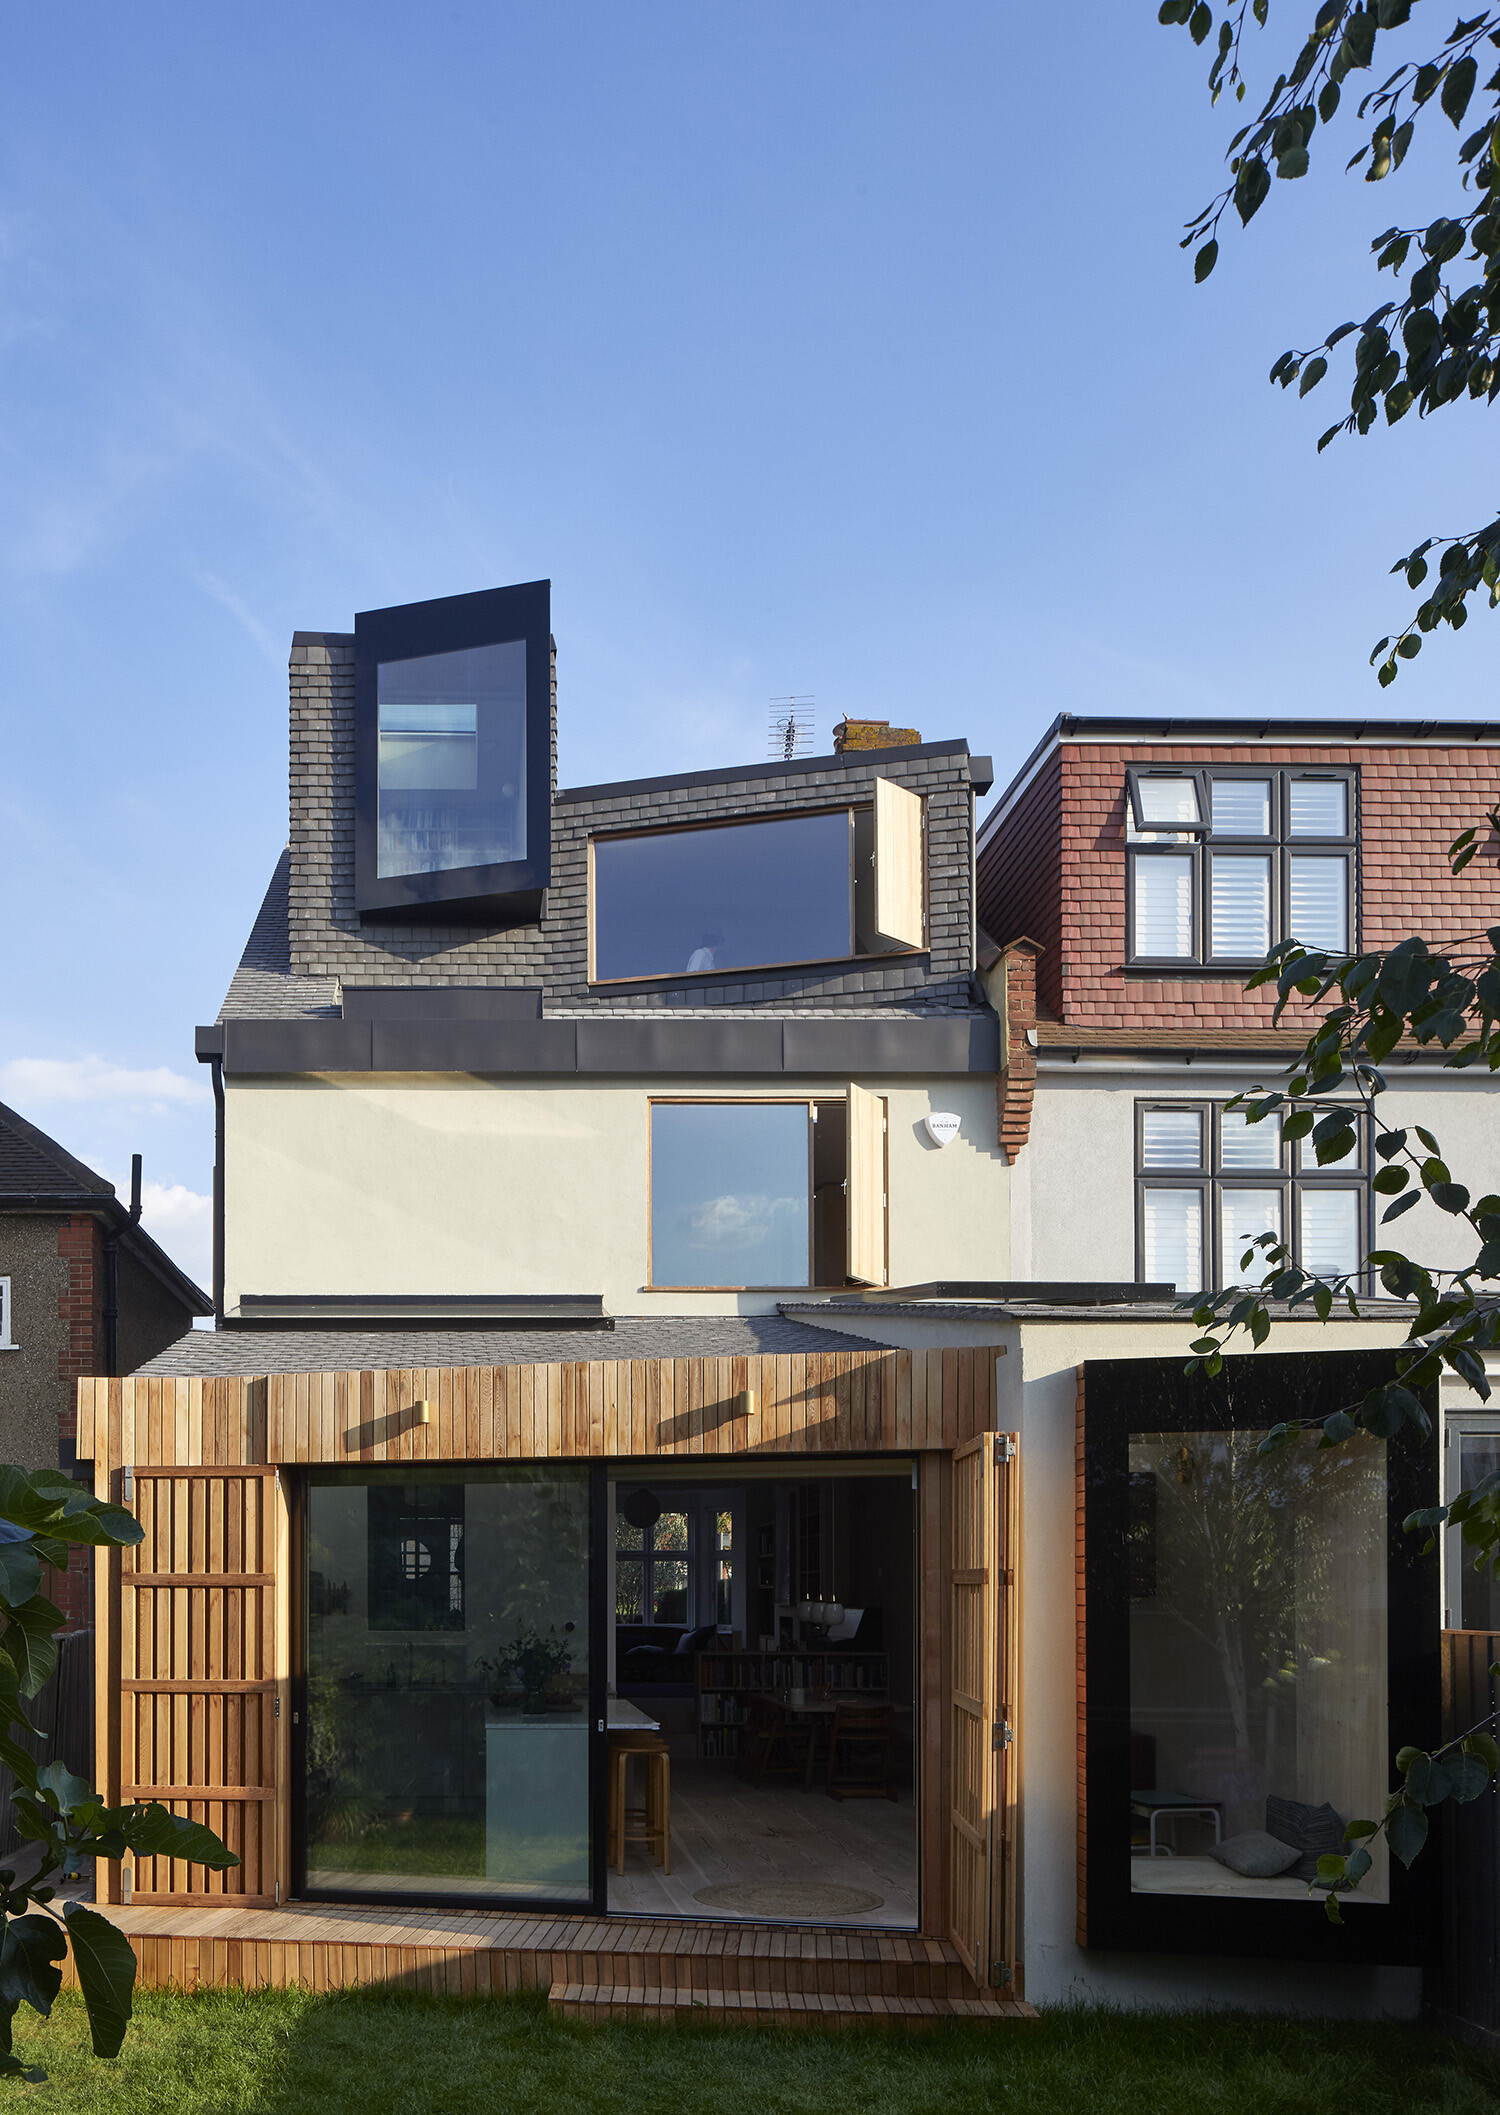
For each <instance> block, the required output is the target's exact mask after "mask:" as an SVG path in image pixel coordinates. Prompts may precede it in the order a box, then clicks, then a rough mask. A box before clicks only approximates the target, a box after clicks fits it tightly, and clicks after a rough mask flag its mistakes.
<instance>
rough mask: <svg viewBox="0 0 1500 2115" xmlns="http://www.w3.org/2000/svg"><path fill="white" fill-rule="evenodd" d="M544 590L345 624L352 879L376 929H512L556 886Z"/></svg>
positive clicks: (452, 600)
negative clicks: (350, 654)
mask: <svg viewBox="0 0 1500 2115" xmlns="http://www.w3.org/2000/svg"><path fill="white" fill-rule="evenodd" d="M550 602H551V596H550V590H549V587H548V583H547V582H546V581H545V580H542V581H535V582H533V583H531V584H530V585H529V586H526V587H515V588H495V589H492V590H490V591H488V592H486V593H483V594H478V595H448V596H444V597H442V598H441V599H440V600H438V601H435V602H414V603H407V604H405V605H403V606H401V607H399V608H396V609H387V610H363V611H361V612H360V614H359V615H358V616H357V617H356V618H355V620H354V788H355V833H354V853H355V857H354V881H355V902H356V905H357V907H358V910H359V913H360V916H361V917H362V918H365V919H369V920H375V921H379V922H389V921H392V920H395V921H404V922H406V923H412V922H414V921H416V920H418V919H420V920H423V921H424V922H431V923H433V924H449V925H451V924H490V925H507V924H520V923H524V922H526V921H528V920H529V919H532V918H534V917H536V916H538V915H539V914H540V910H541V900H542V896H541V892H542V890H543V889H544V888H545V887H546V885H547V883H548V880H549V878H550V873H551V864H550V843H551V802H552V766H551V752H552V742H551V652H550V639H551V633H550V630H549V624H550V615H549V611H550Z"/></svg>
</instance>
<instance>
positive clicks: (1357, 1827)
mask: <svg viewBox="0 0 1500 2115" xmlns="http://www.w3.org/2000/svg"><path fill="white" fill-rule="evenodd" d="M1379 1834H1380V1823H1379V1822H1378V1821H1348V1822H1345V1824H1344V1841H1345V1843H1358V1842H1360V1841H1361V1839H1362V1838H1364V1837H1366V1836H1378V1835H1379Z"/></svg>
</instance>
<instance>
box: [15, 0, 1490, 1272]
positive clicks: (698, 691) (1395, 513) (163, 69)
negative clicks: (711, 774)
mask: <svg viewBox="0 0 1500 2115" xmlns="http://www.w3.org/2000/svg"><path fill="white" fill-rule="evenodd" d="M1155 14H1156V8H1155V0H1123V4H1122V0H1085V4H1083V5H1079V6H1075V7H1070V8H1061V7H1056V8H1049V7H1021V6H1016V5H1011V6H1008V7H1007V6H996V5H993V4H990V5H968V4H945V0H936V4H932V5H929V6H926V7H924V8H922V9H920V10H919V9H913V8H911V7H908V6H898V5H895V4H886V0H880V4H870V0H820V4H819V5H818V6H816V7H808V6H807V5H806V4H805V0H804V4H801V5H783V4H776V0H759V4H757V5H755V6H754V7H751V6H749V5H747V4H720V5H716V6H707V7H706V6H703V5H701V4H698V5H671V4H660V0H641V4H639V5H637V6H635V7H632V8H621V7H619V6H617V5H605V4H600V0H570V4H566V5H554V6H543V7H537V6H534V5H533V6H527V7H520V6H513V5H501V4H496V0H489V4H485V5H476V4H472V0H457V4H441V0H439V4H436V5H434V6H432V7H429V8H424V9H420V10H419V9H415V8H411V7H409V6H394V5H388V4H382V0H363V4H361V5H359V6H357V7H356V6H354V5H352V4H343V0H301V4H299V5H298V6H295V7H292V6H287V5H281V4H276V0H261V4H260V5H259V6H257V7H255V8H253V9H250V8H247V9H239V10H230V9H226V8H204V7H201V6H193V7H188V6H170V5H160V4H155V0H142V4H141V5H139V6H137V7H133V8H129V9H121V8H118V7H104V6H102V5H98V4H91V5H84V6H80V5H74V4H70V0H54V4H53V5H52V6H50V7H48V8H46V9H27V10H22V9H19V8H12V9H10V10H8V11H7V12H6V15H5V18H4V21H3V24H0V271H3V278H0V288H3V293H0V398H3V402H0V451H3V454H0V461H3V470H4V490H5V504H4V506H3V508H0V671H3V687H0V901H3V902H4V904H5V907H6V913H7V915H6V920H5V961H6V969H7V974H6V975H5V977H4V979H3V982H0V1099H4V1100H7V1101H10V1102H12V1103H14V1104H16V1105H17V1106H19V1107H20V1108H21V1109H22V1110H23V1111H24V1112H25V1113H26V1114H28V1115H29V1116H31V1117H32V1118H33V1119H34V1120H35V1121H37V1122H39V1123H41V1124H42V1125H43V1126H44V1127H45V1128H47V1129H49V1130H51V1131H52V1132H54V1133H55V1134H56V1135H57V1136H58V1137H60V1138H61V1139H62V1140H63V1141H64V1142H65V1143H66V1144H67V1145H69V1146H70V1147H71V1148H72V1149H73V1150H74V1151H76V1152H78V1153H80V1154H81V1155H83V1156H84V1157H85V1158H88V1159H91V1160H92V1161H94V1162H95V1164H96V1165H98V1166H99V1167H101V1168H102V1169H103V1170H104V1171H105V1172H106V1173H107V1174H108V1175H110V1176H111V1178H112V1179H113V1180H115V1181H116V1183H117V1184H120V1185H121V1186H122V1187H123V1185H124V1183H125V1182H126V1181H127V1180H128V1169H129V1155H130V1152H131V1150H132V1149H133V1148H136V1149H139V1150H141V1151H143V1152H144V1154H145V1156H146V1172H147V1180H148V1192H147V1223H148V1225H150V1226H152V1227H153V1229H154V1230H155V1231H156V1232H157V1233H158V1235H159V1237H160V1238H161V1239H162V1240H163V1241H164V1242H165V1243H166V1245H167V1246H168V1247H169V1248H170V1249H172V1251H173V1253H174V1254H176V1255H177V1256H178V1257H179V1258H180V1260H181V1261H182V1262H183V1263H184V1264H185V1265H186V1266H187V1267H188V1268H189V1269H191V1270H194V1271H196V1272H197V1273H198V1274H199V1275H200V1277H205V1278H206V1275H207V1271H208V1218H207V1208H206V1198H207V1193H208V1189H209V1178H210V1170H211V1164H212V1124H211V1110H210V1106H209V1102H208V1096H207V1090H206V1081H205V1079H204V1077H203V1076H202V1075H201V1073H200V1071H199V1068H197V1067H196V1066H195V1065H194V1063H193V1058H192V1030H193V1026H194V1024H195V1023H196V1022H200V1021H209V1020H212V1019H213V1017H214V1015H215V1012H216V1011H217V1008H218V1005H219V1002H220V1000H221V998H222V995H223V991H224V988H225V986H226V984H227V983H228V980H229V977H230V975H231V973H232V970H233V967H234V964H235V962H236V960H237V959H238V955H239V952H240V949H241V946H242V945H243V942H244V938H245V935H246V933H247V932H248V929H249V925H250V922H251V919H252V917H253V915H254V911H255V908H256V906H257V904H258V902H259V900H260V896H261V893H262V891H263V889H264V887H265V883H266V880H267V878H268V876H269V874H270V871H271V868H272V866H273V864H274V861H275V858H276V854H277V850H278V848H279V847H280V845H281V844H282V843H283V841H284V838H285V816H286V682H285V666H286V655H287V648H288V645H289V642H290V637H291V634H292V632H293V630H295V629H297V628H299V627H303V628H312V629H316V628H319V627H327V628H330V629H343V628H347V627H348V625H349V624H350V622H351V618H352V614H353V612H354V611H355V610H356V609H361V608H371V607H378V606H380V605H382V604H386V603H392V602H403V601H410V600H416V599H419V598H421V597H425V596H429V595H441V594H454V593H461V592H464V591H466V590H469V589H474V588H481V587H488V586H494V585H499V584H502V583H505V582H508V581H513V580H527V579H534V578H537V577H540V576H544V575H545V576H550V578H551V580H552V583H553V611H554V625H555V629H556V632H557V638H558V650H559V699H560V716H561V736H560V739H561V751H562V773H563V778H564V782H565V783H566V782H569V781H571V782H573V783H583V782H592V781H595V780H599V779H606V778H612V777H627V776H635V775H639V774H646V773H653V772H658V771H662V770H673V769H686V768H689V767H691V766H693V765H698V764H702V765H713V764H722V763H732V762H737V761H740V760H741V759H753V758H755V757H757V756H759V755H762V754H763V753H764V747H765V720H766V704H767V701H768V699H770V698H771V697H773V696H776V695H778V694H785V693H788V692H802V693H812V694H813V695H814V696H815V698H816V701H817V703H816V708H815V710H816V718H817V726H818V729H819V732H820V735H821V740H820V742H819V744H818V746H819V747H826V746H828V732H829V730H830V729H831V727H832V725H833V723H834V721H835V720H837V719H838V718H840V717H841V716H842V715H843V714H844V713H846V712H848V713H852V714H855V715H873V716H876V717H884V718H889V719H892V720H897V721H900V722H902V723H903V724H911V723H915V724H916V725H917V726H918V727H920V728H921V730H922V732H923V734H924V735H926V736H928V737H929V738H934V739H936V738H943V737H947V736H953V735H966V736H967V737H968V739H969V742H970V744H971V746H972V747H973V748H975V749H976V750H988V751H990V752H991V753H992V754H993V755H994V757H995V761H996V765H997V769H998V771H999V773H1000V776H1001V783H1003V782H1004V778H1005V776H1006V775H1007V774H1008V772H1009V771H1010V770H1011V769H1012V768H1013V767H1014V766H1015V765H1016V764H1017V763H1019V761H1020V760H1021V759H1022V758H1023V757H1024V756H1025V754H1026V753H1027V752H1028V750H1029V749H1030V748H1031V746H1032V745H1033V743H1034V742H1035V741H1036V739H1037V737H1038V736H1039V734H1040V733H1041V732H1042V730H1043V729H1044V728H1045V727H1046V725H1047V724H1048V722H1049V721H1050V720H1051V719H1052V718H1053V716H1054V715H1055V714H1056V713H1058V712H1060V711H1073V712H1088V711H1129V712H1158V711H1159V712H1162V713H1173V714H1182V713H1207V714H1220V713H1224V714H1230V713H1268V714H1270V713H1275V714H1297V713H1316V714H1355V715H1362V716H1368V717H1380V716H1390V715H1392V714H1399V715H1402V716H1410V717H1436V716H1469V715H1474V716H1480V715H1484V714H1486V713H1487V712H1492V711H1493V709H1494V708H1493V704H1492V702H1491V699H1492V678H1491V673H1490V671H1491V667H1492V658H1493V643H1494V637H1495V634H1494V632H1493V630H1492V629H1491V623H1490V622H1487V621H1486V620H1485V619H1484V618H1483V617H1479V618H1478V619H1476V621H1475V622H1473V623H1472V624H1471V625H1470V626H1469V628H1468V629H1467V631H1466V632H1465V633H1464V634H1463V635H1462V637H1457V638H1454V639H1452V640H1451V642H1450V641H1449V640H1448V639H1447V638H1446V637H1445V638H1444V640H1443V641H1442V642H1441V643H1434V644H1429V646H1428V649H1427V651H1426V652H1425V653H1424V654H1423V656H1422V658H1421V659H1420V660H1419V661H1418V662H1417V663H1416V664H1414V665H1413V666H1412V667H1410V668H1409V669H1406V670H1404V671H1403V673H1402V676H1401V679H1400V681H1399V682H1398V683H1397V684H1396V685H1395V686H1394V687H1393V689H1392V690H1390V691H1388V692H1384V693H1383V692H1381V691H1379V690H1378V689H1377V687H1376V684H1375V680H1374V677H1373V675H1372V674H1371V673H1370V671H1369V670H1368V669H1367V667H1366V655H1367V653H1368V651H1369V648H1370V646H1371V645H1372V644H1373V642H1374V640H1375V638H1376V637H1378V636H1379V634H1380V633H1382V632H1384V631H1387V630H1390V629H1394V628H1395V626H1396V624H1397V623H1398V622H1399V621H1400V619H1401V616H1402V612H1403V611H1404V610H1405V608H1406V597H1405V595H1404V592H1402V591H1399V590H1398V587H1397V584H1396V583H1395V582H1390V581H1388V580H1387V579H1386V567H1387V566H1388V565H1389V563H1390V561H1391V559H1392V558H1393V557H1394V556H1395V555H1396V553H1397V552H1398V551H1400V550H1402V549H1405V548H1407V547H1408V546H1409V545H1410V544H1411V543H1414V542H1415V541H1416V540H1417V539H1418V538H1419V537H1420V536H1421V535H1424V534H1427V533H1429V532H1431V531H1432V530H1435V529H1436V530H1457V529H1460V528H1464V527H1467V526H1469V525H1471V523H1474V522H1477V521H1479V520H1481V519H1484V518H1485V513H1484V511H1483V510H1485V509H1487V508H1491V506H1492V501H1493V493H1492V492H1491V491H1487V490H1486V489H1484V487H1483V484H1482V481H1481V479H1480V478H1479V477H1477V476H1476V455H1477V452H1478V450H1479V449H1480V447H1481V446H1482V445H1483V439H1484V438H1487V433H1488V430H1487V429H1482V428H1481V426H1480V423H1479V422H1480V419H1481V418H1482V416H1483V414H1482V413H1477V412H1472V411H1469V410H1468V409H1467V408H1466V409H1465V410H1463V411H1461V412H1456V413H1450V414H1447V415H1446V416H1445V417H1444V418H1442V419H1440V420H1438V421H1435V422H1434V423H1433V424H1432V425H1431V426H1430V427H1428V428H1425V429H1422V430H1421V431H1419V430H1418V429H1417V426H1416V422H1415V420H1414V419H1409V420H1408V421H1407V422H1406V424H1405V425H1403V426H1402V427H1401V428H1399V429H1397V430H1396V431H1395V432H1392V433H1384V432H1382V433H1380V434H1378V435H1377V436H1375V437H1374V438H1372V439H1370V440H1367V441H1365V442H1363V443H1353V444H1351V443H1341V444H1340V445H1338V446H1336V447H1335V448H1332V449H1330V450H1329V451H1327V452H1326V453H1325V454H1324V455H1323V456H1322V457H1321V458H1316V457H1315V455H1314V452H1313V443H1314V440H1315V438H1316V435H1317V434H1318V432H1319V431H1321V430H1322V428H1323V427H1324V426H1326V425H1328V424H1330V423H1332V420H1333V419H1334V417H1335V416H1336V415H1337V411H1338V408H1339V405H1340V398H1339V397H1338V396H1337V395H1336V394H1335V378H1334V377H1330V379H1329V381H1327V382H1325V383H1324V385H1323V387H1322V388H1321V389H1320V390H1318V391H1317V392H1316V394H1315V395H1313V396H1312V397H1311V398H1309V400H1308V401H1307V402H1305V403H1303V404H1300V405H1299V404H1298V403H1297V402H1296V400H1295V398H1294V397H1290V398H1289V397H1284V396H1283V395H1282V394H1281V392H1280V391H1274V390H1271V389H1270V388H1268V387H1267V385H1266V380H1265V377H1266V372H1267V370H1268V368H1269V367H1270V365H1271V362H1272V361H1273V360H1274V359H1275V358H1276V356H1277V355H1278V354H1279V353H1280V352H1281V351H1282V350H1283V349H1284V348H1285V347H1286V346H1287V345H1290V344H1292V343H1294V342H1298V341H1300V342H1302V343H1308V342H1313V341H1315V340H1316V339H1317V338H1318V337H1319V336H1320V335H1321V334H1322V331H1323V329H1324V328H1326V327H1327V326H1328V325H1330V324H1331V323H1333V322H1335V321H1339V320H1342V318H1343V317H1344V316H1346V315H1347V316H1363V315H1365V314H1366V313H1368V311H1369V310H1370V309H1372V308H1374V307H1375V306H1376V304H1377V302H1378V301H1379V300H1382V299H1384V298H1386V296H1385V293H1384V291H1383V290H1382V288H1381V286H1380V284H1379V283H1377V282H1376V280H1375V279H1374V276H1373V274H1372V272H1371V270H1370V268H1369V266H1368V264H1367V263H1365V262H1364V254H1365V252H1364V244H1365V241H1366V240H1367V238H1368V236H1369V235H1370V234H1372V233H1374V232H1376V231H1378V229H1379V228H1380V227H1381V226H1383V225H1384V224H1385V223H1386V222H1387V221H1388V220H1394V219H1396V218H1397V217H1403V218H1405V217H1408V216H1410V217H1411V218H1413V219H1416V220H1425V219H1426V218H1428V217H1430V216H1431V215H1432V214H1433V213H1434V212H1436V211H1437V210H1438V209H1439V207H1440V206H1442V205H1444V204H1446V203H1449V202H1450V201H1449V196H1448V193H1447V191H1446V190H1445V188H1444V186H1443V183H1442V181H1441V179H1442V177H1443V175H1444V173H1445V169H1444V163H1445V158H1447V157H1448V156H1449V155H1450V154H1451V140H1452V135H1451V133H1450V132H1449V130H1448V128H1447V126H1446V124H1444V123H1443V121H1441V120H1436V119H1435V121H1434V129H1436V126H1437V125H1439V124H1441V125H1442V132H1443V137H1442V139H1441V140H1440V141H1439V140H1434V142H1433V144H1432V145H1431V146H1430V147H1425V148H1424V147H1423V146H1422V145H1420V144H1419V146H1418V148H1417V149H1416V150H1414V153H1413V156H1412V158H1411V161H1410V162H1409V163H1408V166H1407V168H1406V169H1405V170H1404V171H1403V172H1402V173H1401V175H1400V176H1399V177H1398V178H1396V179H1394V180H1393V181H1392V182H1390V183H1388V184H1387V185H1385V186H1384V187H1382V188H1381V189H1380V191H1379V192H1378V193H1377V192H1376V191H1375V189H1374V187H1371V186H1367V185H1363V184H1361V183H1360V182H1359V181H1358V180H1357V179H1355V178H1344V177H1342V176H1340V175H1338V174H1336V173H1335V171H1336V170H1337V169H1341V167H1342V163H1343V160H1344V159H1345V158H1346V157H1347V155H1348V154H1349V153H1350V152H1351V151H1352V148H1353V144H1354V142H1353V140H1352V139H1351V140H1350V141H1349V142H1348V143H1347V144H1345V145H1344V146H1343V149H1342V152H1341V153H1337V154H1334V155H1332V156H1331V157H1330V163H1329V168H1328V169H1327V170H1326V171H1324V172H1321V173H1315V174H1314V176H1313V177H1312V178H1310V179H1309V180H1308V181H1306V182H1305V183H1302V184H1300V185H1296V186H1290V185H1278V186H1276V187H1275V189H1274V192H1273V196H1272V199H1271V201H1270V203H1269V204H1268V205H1267V207H1266V208H1265V209H1264V210H1263V211H1262V213H1261V215H1260V217H1259V219H1258V220H1257V221H1256V222H1255V223H1254V225H1253V227H1252V228H1251V230H1250V231H1249V232H1248V234H1246V235H1245V236H1243V237H1238V236H1237V237H1235V238H1233V239H1230V240H1228V241H1226V243H1225V245H1224V255H1223V256H1222V258H1221V262H1220V265H1219V268H1218V271H1217V273H1216V274H1215V275H1214V277H1213V278H1212V279H1211V280H1210V281H1209V282H1208V284H1207V285H1206V286H1204V287H1202V288H1195V287H1194V286H1193V284H1192V277H1191V270H1190V267H1189V265H1188V263H1187V261H1186V259H1185V258H1184V257H1183V256H1182V255H1181V253H1179V251H1178V249H1177V248H1176V237H1177V234H1178V232H1179V231H1180V224H1181V222H1182V221H1183V220H1185V219H1186V217H1187V216H1188V214H1189V213H1190V212H1191V211H1193V210H1194V209H1195V208H1196V207H1197V206H1198V205H1200V204H1201V203H1202V201H1203V199H1204V198H1206V197H1207V196H1208V195H1209V193H1210V191H1211V190H1212V189H1213V188H1214V187H1215V184H1216V178H1217V174H1218V167H1219V157H1220V155H1221V153H1222V148H1223V143H1224V138H1225V135H1226V133H1227V132H1228V131H1229V130H1230V129H1232V121H1231V120H1229V119H1228V117H1227V114H1226V113H1225V112H1223V111H1221V112H1220V113H1218V114H1217V115H1215V114H1212V113H1210V111H1209V109H1208V105H1207V98H1206V95H1205V94H1204V92H1203V87H1202V81H1203V75H1204V72H1205V70H1206V60H1205V54H1203V53H1200V52H1198V51H1195V50H1194V49H1193V47H1192V46H1191V45H1190V44H1189V42H1188V40H1187V38H1186V36H1185V35H1184V34H1183V33H1182V32H1180V31H1177V32H1173V33H1170V34H1169V33H1168V32H1166V31H1164V30H1161V29H1159V28H1157V26H1156V23H1155ZM1272 19H1273V22H1274V21H1275V20H1276V15H1275V13H1274V12H1273V17H1272ZM1407 35H1408V36H1409V37H1412V36H1414V33H1410V32H1409V33H1407ZM1263 42H1264V40H1263ZM1265 48H1266V51H1267V53H1268V55H1269V54H1271V53H1273V52H1275V51H1277V49H1278V47H1276V46H1275V45H1274V44H1270V43H1267V44H1266V46H1265ZM1414 48H1415V47H1414ZM1268 62H1269V60H1268ZM1268 62H1260V61H1259V59H1258V55H1257V63H1261V64H1262V69H1263V70H1264V68H1265V64H1266V63H1268Z"/></svg>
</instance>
